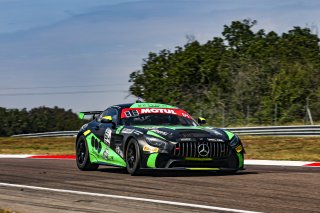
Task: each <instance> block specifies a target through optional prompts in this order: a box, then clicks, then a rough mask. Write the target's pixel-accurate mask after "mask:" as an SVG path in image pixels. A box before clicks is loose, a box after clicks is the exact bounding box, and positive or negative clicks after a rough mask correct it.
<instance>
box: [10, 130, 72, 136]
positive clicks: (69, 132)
mask: <svg viewBox="0 0 320 213" xmlns="http://www.w3.org/2000/svg"><path fill="white" fill-rule="evenodd" d="M77 133H78V131H57V132H41V133H30V134H19V135H12V136H11V137H27V138H40V137H75V136H76V135H77Z"/></svg>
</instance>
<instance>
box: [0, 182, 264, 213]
mask: <svg viewBox="0 0 320 213" xmlns="http://www.w3.org/2000/svg"><path fill="white" fill-rule="evenodd" d="M0 186H2V187H15V188H25V189H33V190H40V191H51V192H60V193H68V194H77V195H87V196H96V197H108V198H114V199H124V200H135V201H142V202H149V203H160V204H166V205H173V206H183V207H192V208H199V209H208V210H217V211H226V212H238V213H259V212H255V211H247V210H241V209H230V208H223V207H217V206H207V205H200V204H192V203H182V202H174V201H166V200H156V199H148V198H139V197H129V196H121V195H112V194H101V193H92V192H82V191H73V190H65V189H54V188H46V187H38V186H28V185H20V184H10V183H1V182H0Z"/></svg>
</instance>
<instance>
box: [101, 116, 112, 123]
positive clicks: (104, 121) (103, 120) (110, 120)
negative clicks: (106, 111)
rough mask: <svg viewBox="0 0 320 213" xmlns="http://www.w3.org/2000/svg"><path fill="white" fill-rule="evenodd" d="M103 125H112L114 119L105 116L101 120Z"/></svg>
mask: <svg viewBox="0 0 320 213" xmlns="http://www.w3.org/2000/svg"><path fill="white" fill-rule="evenodd" d="M101 123H104V124H109V123H112V117H111V116H103V117H102V118H101Z"/></svg>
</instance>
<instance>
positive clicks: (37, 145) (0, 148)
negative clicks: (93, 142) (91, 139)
mask: <svg viewBox="0 0 320 213" xmlns="http://www.w3.org/2000/svg"><path fill="white" fill-rule="evenodd" d="M74 153H75V138H73V137H43V138H16V137H0V154H43V155H45V154H50V155H60V154H62V155H70V154H74Z"/></svg>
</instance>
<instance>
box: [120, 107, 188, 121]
mask: <svg viewBox="0 0 320 213" xmlns="http://www.w3.org/2000/svg"><path fill="white" fill-rule="evenodd" d="M143 114H170V115H177V116H182V117H185V118H189V119H192V117H191V116H190V115H189V114H188V113H187V112H186V111H184V110H182V109H168V108H125V109H123V110H122V112H121V118H130V117H137V116H139V115H143Z"/></svg>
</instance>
